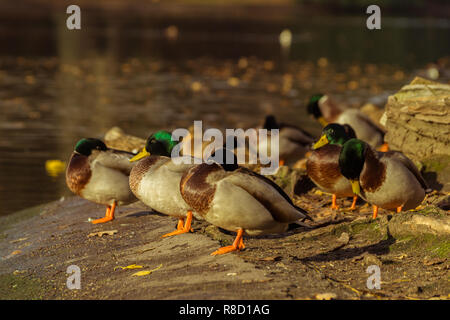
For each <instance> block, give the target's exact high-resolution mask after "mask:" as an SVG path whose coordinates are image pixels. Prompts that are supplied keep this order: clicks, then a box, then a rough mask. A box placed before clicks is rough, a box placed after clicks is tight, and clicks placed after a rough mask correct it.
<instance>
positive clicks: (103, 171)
mask: <svg viewBox="0 0 450 320" xmlns="http://www.w3.org/2000/svg"><path fill="white" fill-rule="evenodd" d="M133 156H134V155H133V154H132V153H129V152H126V151H120V150H115V149H109V148H107V147H106V145H105V144H104V143H103V141H101V140H99V139H94V138H86V139H81V140H80V141H78V143H77V144H76V146H75V150H74V152H73V153H72V156H71V158H70V161H69V165H68V166H67V170H66V183H67V186H68V187H69V189H70V190H71V191H72V192H73V193H75V194H77V195H79V196H80V197H82V198H84V199H87V200H90V201H92V202H95V203H100V204H104V205H106V214H105V217H104V218H101V219H97V220H94V221H92V223H94V224H96V223H103V222H107V221H111V220H113V219H114V211H115V209H116V206H117V205H124V204H129V203H132V202H134V201H137V199H136V197H135V196H134V195H133V193H132V192H131V190H130V187H129V184H128V176H129V175H130V171H131V169H132V167H133V164H131V163H130V161H129V159H131V158H132V157H133Z"/></svg>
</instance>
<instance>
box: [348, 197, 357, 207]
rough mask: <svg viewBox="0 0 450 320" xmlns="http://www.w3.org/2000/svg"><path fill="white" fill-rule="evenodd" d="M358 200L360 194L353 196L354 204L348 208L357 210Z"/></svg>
mask: <svg viewBox="0 0 450 320" xmlns="http://www.w3.org/2000/svg"><path fill="white" fill-rule="evenodd" d="M357 200H358V196H356V195H355V196H353V202H352V206H351V207H350V208H348V209H349V210H355V209H356V201H357Z"/></svg>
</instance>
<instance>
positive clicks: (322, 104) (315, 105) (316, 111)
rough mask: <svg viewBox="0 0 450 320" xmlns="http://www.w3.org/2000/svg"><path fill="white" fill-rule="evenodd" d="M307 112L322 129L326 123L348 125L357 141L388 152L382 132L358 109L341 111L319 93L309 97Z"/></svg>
mask: <svg viewBox="0 0 450 320" xmlns="http://www.w3.org/2000/svg"><path fill="white" fill-rule="evenodd" d="M307 111H308V113H309V114H310V115H312V116H314V118H315V119H317V120H318V121H319V123H320V124H321V125H322V126H323V127H325V126H326V125H327V124H328V123H339V124H348V125H350V126H351V127H352V128H353V129H354V130H355V133H356V136H357V137H358V139H361V140H363V141H366V142H367V143H368V144H369V145H371V146H372V147H373V148H380V151H387V150H388V146H387V144H384V132H383V130H381V129H380V128H379V127H378V126H377V125H376V124H374V123H373V122H372V120H370V119H369V117H367V116H366V115H365V114H364V113H362V112H361V111H360V110H358V109H345V110H341V109H340V108H339V107H338V106H337V105H336V104H335V103H334V102H333V101H332V100H331V99H330V97H329V96H327V95H324V94H321V93H319V94H314V95H313V96H311V98H310V100H309V103H308V106H307Z"/></svg>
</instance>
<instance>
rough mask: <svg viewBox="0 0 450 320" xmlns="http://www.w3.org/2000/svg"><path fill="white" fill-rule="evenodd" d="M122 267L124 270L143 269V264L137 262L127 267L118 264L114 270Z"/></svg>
mask: <svg viewBox="0 0 450 320" xmlns="http://www.w3.org/2000/svg"><path fill="white" fill-rule="evenodd" d="M119 268H121V269H122V270H127V269H142V268H143V266H139V265H137V264H130V265H129V266H126V267H121V266H117V267H115V268H114V270H116V269H119Z"/></svg>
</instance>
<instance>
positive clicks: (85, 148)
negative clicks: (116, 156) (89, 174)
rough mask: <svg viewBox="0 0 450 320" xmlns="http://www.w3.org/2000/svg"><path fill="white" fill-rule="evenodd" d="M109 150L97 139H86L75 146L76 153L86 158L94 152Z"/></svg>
mask: <svg viewBox="0 0 450 320" xmlns="http://www.w3.org/2000/svg"><path fill="white" fill-rule="evenodd" d="M107 149H108V148H107V147H106V145H105V144H104V143H103V141H101V140H99V139H95V138H84V139H81V140H80V141H78V142H77V144H76V145H75V152H78V153H79V154H82V155H84V156H86V157H88V156H90V155H91V153H92V150H99V151H105V150H107Z"/></svg>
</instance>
